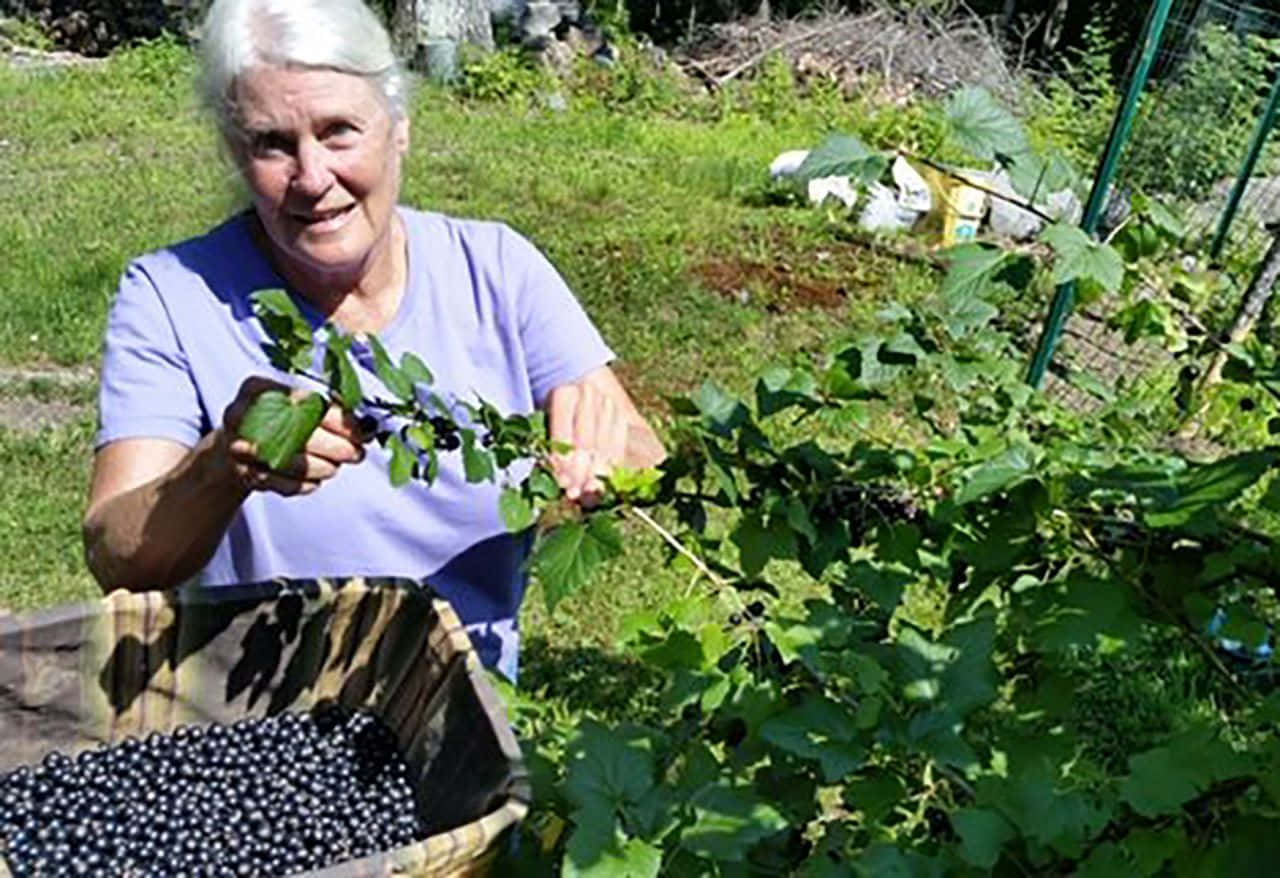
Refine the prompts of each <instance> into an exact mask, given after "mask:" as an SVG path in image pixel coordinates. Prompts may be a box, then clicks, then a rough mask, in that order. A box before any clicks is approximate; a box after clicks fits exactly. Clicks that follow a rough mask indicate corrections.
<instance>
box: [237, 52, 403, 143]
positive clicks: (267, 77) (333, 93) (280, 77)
mask: <svg viewBox="0 0 1280 878" xmlns="http://www.w3.org/2000/svg"><path fill="white" fill-rule="evenodd" d="M231 93H232V106H233V109H234V116H235V120H236V122H237V124H238V127H240V128H241V129H246V130H261V129H281V128H285V129H292V128H299V127H305V126H308V125H310V124H313V123H315V122H324V121H332V120H339V119H345V120H350V121H354V122H360V123H365V124H368V123H370V122H372V121H374V120H376V119H379V118H384V117H389V116H390V108H389V107H388V106H387V103H386V100H385V99H384V98H383V97H382V95H381V92H380V91H379V90H378V88H377V87H376V86H375V85H374V84H373V83H372V82H370V81H369V80H368V79H366V78H365V77H363V76H358V75H355V74H351V73H341V72H338V71H336V70H323V69H314V68H298V67H268V66H259V67H251V68H249V69H248V70H246V71H245V72H244V73H242V74H241V75H239V76H237V77H236V79H235V82H234V83H233V84H232V89H231Z"/></svg>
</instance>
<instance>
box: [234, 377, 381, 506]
mask: <svg viewBox="0 0 1280 878" xmlns="http://www.w3.org/2000/svg"><path fill="white" fill-rule="evenodd" d="M280 386H281V385H278V384H276V382H273V381H269V380H267V379H261V378H250V379H248V380H246V381H245V382H244V384H242V385H241V388H240V393H239V394H238V395H237V398H236V401H235V402H233V403H232V404H231V406H229V407H228V409H227V413H226V417H225V419H224V426H225V428H226V429H228V430H232V431H234V429H235V428H236V426H237V425H238V423H239V421H240V420H241V419H242V418H243V416H244V412H245V411H247V410H248V407H249V405H250V404H251V403H252V401H253V399H255V398H256V397H257V395H258V394H260V393H262V392H263V391H265V390H270V389H275V388H277V387H280ZM231 436H232V437H233V438H232V439H231V441H230V443H229V444H228V446H227V447H228V456H229V457H230V458H231V463H232V469H233V472H234V474H235V477H236V480H237V482H238V483H239V484H240V486H241V487H242V488H244V489H245V490H248V491H271V492H273V493H276V494H282V495H284V496H289V497H292V496H297V495H306V494H310V493H312V492H314V491H315V490H316V489H317V488H318V487H319V486H320V485H321V484H322V483H323V482H325V481H327V480H328V479H331V478H333V477H334V476H336V475H337V474H338V470H339V468H340V467H341V466H342V465H344V464H349V463H359V462H360V461H361V460H363V459H364V453H365V452H364V445H363V444H362V443H361V441H360V431H359V425H358V424H357V422H356V421H355V420H354V419H353V418H352V417H351V415H350V414H349V413H347V412H345V411H344V410H343V409H342V408H340V407H339V406H330V407H329V409H328V410H327V411H326V412H325V415H324V419H323V420H322V421H321V422H320V426H318V427H317V428H316V429H315V431H314V432H312V434H311V436H310V438H309V439H308V440H307V444H306V445H305V446H304V447H303V450H302V452H301V453H299V454H297V455H295V456H294V457H293V459H292V460H290V461H289V462H288V463H286V464H285V465H284V466H282V467H280V468H279V469H278V470H270V469H268V468H267V467H266V465H265V464H263V463H262V461H260V460H259V459H258V456H257V449H256V448H255V447H254V444H253V443H252V442H249V441H247V440H244V439H239V438H234V436H235V434H234V432H232V433H231Z"/></svg>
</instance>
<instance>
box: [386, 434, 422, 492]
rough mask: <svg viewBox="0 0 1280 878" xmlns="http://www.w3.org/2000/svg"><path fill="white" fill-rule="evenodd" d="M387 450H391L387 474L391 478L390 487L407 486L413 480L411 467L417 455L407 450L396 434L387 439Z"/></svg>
mask: <svg viewBox="0 0 1280 878" xmlns="http://www.w3.org/2000/svg"><path fill="white" fill-rule="evenodd" d="M387 448H389V449H390V450H391V463H390V465H389V472H390V476H391V486H392V487H394V488H399V487H401V486H402V485H405V484H408V482H409V480H410V479H412V478H413V465H414V463H415V462H416V461H417V455H415V454H414V453H413V452H412V451H410V450H409V447H408V446H407V445H405V444H404V441H403V440H402V439H401V438H400V436H399V435H398V434H396V433H392V434H391V436H390V437H388V439H387Z"/></svg>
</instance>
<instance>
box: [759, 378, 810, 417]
mask: <svg viewBox="0 0 1280 878" xmlns="http://www.w3.org/2000/svg"><path fill="white" fill-rule="evenodd" d="M817 393H818V380H817V378H815V377H814V375H813V373H812V372H810V371H808V370H807V369H788V368H787V367H785V366H774V367H772V368H770V369H769V370H767V371H766V372H765V373H764V374H763V375H762V376H761V377H760V380H759V381H758V382H757V383H756V407H757V409H758V410H759V412H760V414H761V415H763V416H768V415H775V414H777V413H778V412H781V411H785V410H787V409H788V408H791V407H800V408H804V409H813V408H816V407H817V406H818V405H820V403H819V402H818V398H817Z"/></svg>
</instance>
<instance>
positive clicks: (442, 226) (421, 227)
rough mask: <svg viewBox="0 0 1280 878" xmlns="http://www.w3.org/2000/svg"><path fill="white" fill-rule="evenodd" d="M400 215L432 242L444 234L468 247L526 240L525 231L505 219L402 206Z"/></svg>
mask: <svg viewBox="0 0 1280 878" xmlns="http://www.w3.org/2000/svg"><path fill="white" fill-rule="evenodd" d="M399 210H400V214H401V216H402V217H403V218H404V219H405V220H406V222H408V223H409V224H410V226H411V227H412V228H413V230H414V231H416V232H417V233H418V234H419V236H420V237H421V238H422V239H424V240H426V241H431V242H433V243H436V242H439V241H440V240H441V238H442V237H443V238H446V239H448V240H451V241H454V242H456V243H457V244H459V245H460V246H462V247H464V248H465V249H475V248H477V247H486V246H491V247H498V248H501V247H503V246H509V245H510V243H511V242H518V243H522V244H523V243H527V241H526V239H525V238H524V236H523V235H521V234H520V233H519V232H518V231H516V230H515V229H513V228H512V227H511V226H510V225H509V224H507V223H506V222H504V221H502V220H491V219H477V218H473V217H459V216H453V215H452V214H447V213H439V212H437V211H431V210H419V209H418V208H414V207H406V206H403V205H402V206H400V208H399Z"/></svg>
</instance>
